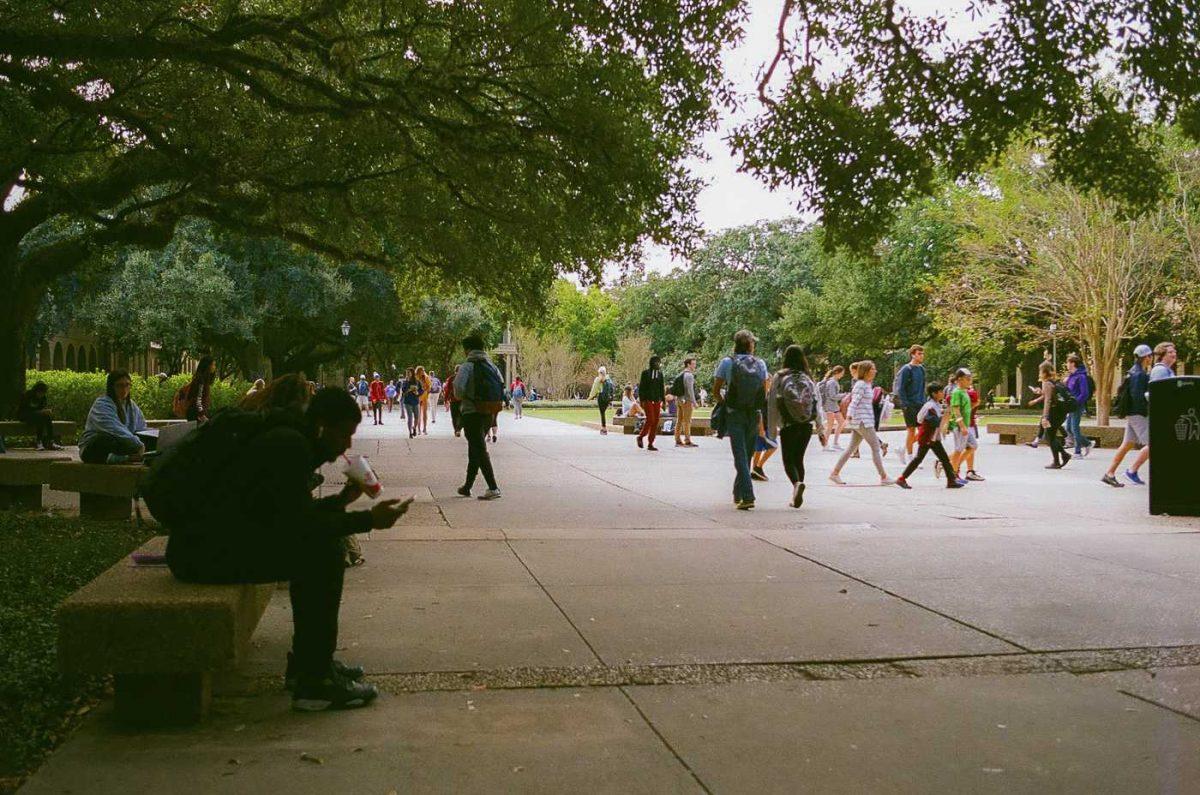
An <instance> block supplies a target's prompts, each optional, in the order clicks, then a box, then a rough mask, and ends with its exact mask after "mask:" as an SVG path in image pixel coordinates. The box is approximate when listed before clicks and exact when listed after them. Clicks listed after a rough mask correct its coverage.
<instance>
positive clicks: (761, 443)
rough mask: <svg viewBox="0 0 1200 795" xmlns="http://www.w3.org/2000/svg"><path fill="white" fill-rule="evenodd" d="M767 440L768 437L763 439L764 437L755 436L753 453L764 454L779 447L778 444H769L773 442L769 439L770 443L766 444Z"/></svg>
mask: <svg viewBox="0 0 1200 795" xmlns="http://www.w3.org/2000/svg"><path fill="white" fill-rule="evenodd" d="M767 438H768V437H764V436H756V437H755V438H754V452H756V453H765V452H767V451H768V450H774V449H776V448H777V447H779V445H778V443H776V444H771V442H774V441H775V440H774V439H771V441H770V442H768V441H767Z"/></svg>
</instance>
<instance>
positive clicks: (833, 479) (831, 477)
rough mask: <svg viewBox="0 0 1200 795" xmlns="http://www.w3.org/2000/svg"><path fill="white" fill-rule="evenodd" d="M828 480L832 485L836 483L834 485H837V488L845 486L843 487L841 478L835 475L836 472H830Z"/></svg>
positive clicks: (843, 483) (843, 482)
mask: <svg viewBox="0 0 1200 795" xmlns="http://www.w3.org/2000/svg"><path fill="white" fill-rule="evenodd" d="M829 480H830V481H831V482H833V483H836V484H838V485H839V486H845V485H846V481H844V480H842V478H841V476H840V475H838V473H836V472H830V473H829Z"/></svg>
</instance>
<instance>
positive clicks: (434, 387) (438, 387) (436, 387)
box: [429, 370, 446, 425]
mask: <svg viewBox="0 0 1200 795" xmlns="http://www.w3.org/2000/svg"><path fill="white" fill-rule="evenodd" d="M445 388H446V387H445V384H443V383H442V379H440V378H438V377H437V373H435V372H433V371H432V370H430V371H429V421H430V422H431V423H433V424H434V425H437V412H438V403H439V402H441V398H442V390H443V389H445Z"/></svg>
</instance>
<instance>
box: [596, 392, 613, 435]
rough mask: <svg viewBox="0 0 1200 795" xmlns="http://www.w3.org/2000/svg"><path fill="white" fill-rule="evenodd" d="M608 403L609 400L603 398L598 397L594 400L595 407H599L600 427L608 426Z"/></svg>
mask: <svg viewBox="0 0 1200 795" xmlns="http://www.w3.org/2000/svg"><path fill="white" fill-rule="evenodd" d="M609 403H610V401H608V400H605V399H604V398H599V399H598V400H597V401H596V408H598V409H600V427H601V428H607V427H608V416H607V415H608V404H609Z"/></svg>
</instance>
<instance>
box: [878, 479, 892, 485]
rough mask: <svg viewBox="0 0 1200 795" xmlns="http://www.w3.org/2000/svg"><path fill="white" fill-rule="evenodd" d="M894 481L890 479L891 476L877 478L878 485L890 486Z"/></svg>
mask: <svg viewBox="0 0 1200 795" xmlns="http://www.w3.org/2000/svg"><path fill="white" fill-rule="evenodd" d="M895 482H896V481H894V480H892V479H891V478H880V479H879V485H880V486H891V485H893V484H894V483H895Z"/></svg>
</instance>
